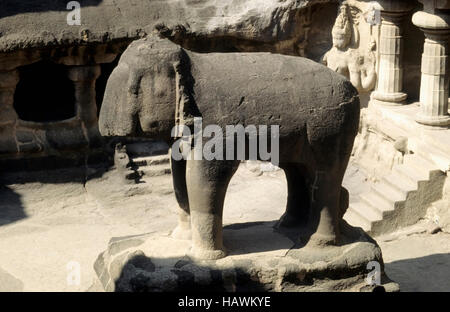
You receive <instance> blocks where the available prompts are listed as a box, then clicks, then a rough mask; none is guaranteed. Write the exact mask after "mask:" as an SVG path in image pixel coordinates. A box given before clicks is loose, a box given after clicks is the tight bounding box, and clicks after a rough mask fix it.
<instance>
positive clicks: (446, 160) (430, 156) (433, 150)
mask: <svg viewBox="0 0 450 312" xmlns="http://www.w3.org/2000/svg"><path fill="white" fill-rule="evenodd" d="M417 154H418V155H420V156H422V157H423V158H425V159H427V160H429V161H431V162H432V163H435V164H436V165H437V167H438V168H439V169H440V170H442V171H444V172H445V171H449V170H450V154H446V153H445V151H443V150H442V149H441V148H439V147H436V146H435V145H432V144H424V143H423V142H420V143H419V148H418V149H417Z"/></svg>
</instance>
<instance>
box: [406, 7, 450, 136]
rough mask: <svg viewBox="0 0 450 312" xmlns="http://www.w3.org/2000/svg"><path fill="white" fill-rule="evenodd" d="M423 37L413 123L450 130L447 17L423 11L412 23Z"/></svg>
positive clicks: (448, 29)
mask: <svg viewBox="0 0 450 312" xmlns="http://www.w3.org/2000/svg"><path fill="white" fill-rule="evenodd" d="M412 21H413V23H414V25H416V26H418V27H419V28H420V29H421V30H422V31H423V32H424V34H425V44H424V49H423V54H422V69H421V70H422V78H421V81H420V111H419V113H418V115H417V117H416V121H417V122H419V123H421V124H425V125H429V126H441V127H447V126H450V115H449V113H448V95H449V89H448V88H449V86H448V84H449V74H450V72H449V61H448V48H449V46H448V36H449V34H450V24H449V22H450V16H449V15H447V14H446V15H443V14H442V13H437V14H432V13H426V12H423V11H420V12H417V13H415V14H414V16H413V19H412Z"/></svg>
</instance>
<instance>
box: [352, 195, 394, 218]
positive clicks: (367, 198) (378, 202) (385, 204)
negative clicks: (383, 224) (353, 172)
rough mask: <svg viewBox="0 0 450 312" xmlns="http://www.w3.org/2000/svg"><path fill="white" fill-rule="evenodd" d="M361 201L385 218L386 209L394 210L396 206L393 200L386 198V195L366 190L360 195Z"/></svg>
mask: <svg viewBox="0 0 450 312" xmlns="http://www.w3.org/2000/svg"><path fill="white" fill-rule="evenodd" d="M359 198H360V199H361V203H364V204H365V205H366V206H368V207H370V208H371V209H372V212H373V213H374V214H375V215H377V217H378V218H379V219H382V218H383V213H384V212H385V211H392V210H394V208H395V205H394V203H393V202H391V201H388V200H386V198H385V197H382V196H380V195H379V194H378V193H375V192H366V193H363V194H361V195H360V196H359Z"/></svg>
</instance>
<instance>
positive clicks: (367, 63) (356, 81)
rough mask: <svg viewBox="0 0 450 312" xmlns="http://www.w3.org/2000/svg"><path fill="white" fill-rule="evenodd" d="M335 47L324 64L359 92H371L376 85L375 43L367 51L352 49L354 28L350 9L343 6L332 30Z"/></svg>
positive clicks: (325, 57) (326, 55)
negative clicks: (343, 77) (347, 80)
mask: <svg viewBox="0 0 450 312" xmlns="http://www.w3.org/2000/svg"><path fill="white" fill-rule="evenodd" d="M332 38H333V47H332V48H331V50H330V51H328V52H327V53H326V54H325V55H324V57H323V59H322V62H323V64H324V65H326V66H328V67H329V68H331V69H332V70H334V71H335V72H337V73H339V74H341V75H343V76H345V77H347V78H348V79H349V80H350V82H351V83H352V84H353V86H354V87H355V88H356V89H357V90H358V92H364V91H369V90H371V89H373V88H374V87H375V83H376V57H375V52H374V50H375V41H371V42H370V44H369V46H368V48H367V50H366V51H364V52H363V53H361V51H360V49H352V48H351V47H350V43H351V39H352V26H351V24H350V17H349V7H348V5H347V4H345V3H344V4H342V5H341V7H340V13H339V15H338V17H337V18H336V22H335V24H334V26H333V29H332Z"/></svg>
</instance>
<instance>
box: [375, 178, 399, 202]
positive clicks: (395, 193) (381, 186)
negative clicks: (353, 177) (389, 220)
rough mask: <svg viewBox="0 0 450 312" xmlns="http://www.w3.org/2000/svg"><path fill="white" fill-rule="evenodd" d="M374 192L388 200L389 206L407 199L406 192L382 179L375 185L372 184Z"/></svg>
mask: <svg viewBox="0 0 450 312" xmlns="http://www.w3.org/2000/svg"><path fill="white" fill-rule="evenodd" d="M372 192H374V193H375V194H377V195H379V196H380V197H381V198H383V199H384V200H385V201H386V202H388V203H389V206H391V207H393V208H394V207H395V203H396V202H400V201H405V200H406V194H405V193H403V192H401V191H399V190H397V189H396V188H394V187H392V186H390V185H389V184H387V183H384V182H383V181H380V182H378V183H376V184H374V185H372Z"/></svg>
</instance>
